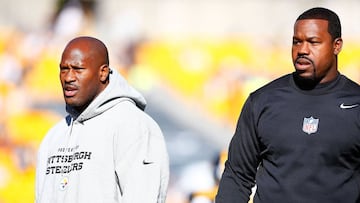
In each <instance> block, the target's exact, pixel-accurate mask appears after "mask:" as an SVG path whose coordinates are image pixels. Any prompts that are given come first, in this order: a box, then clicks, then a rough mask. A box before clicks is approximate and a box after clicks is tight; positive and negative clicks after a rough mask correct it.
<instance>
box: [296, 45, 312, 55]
mask: <svg viewBox="0 0 360 203" xmlns="http://www.w3.org/2000/svg"><path fill="white" fill-rule="evenodd" d="M308 54H309V44H308V43H306V42H304V43H302V44H300V45H299V49H298V55H308Z"/></svg>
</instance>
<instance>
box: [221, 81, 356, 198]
mask: <svg viewBox="0 0 360 203" xmlns="http://www.w3.org/2000/svg"><path fill="white" fill-rule="evenodd" d="M255 183H256V188H257V189H256V193H255V197H254V203H340V202H341V203H360V87H359V85H358V84H356V83H355V82H353V81H351V80H349V79H348V78H346V77H345V76H343V75H339V76H338V77H337V78H336V80H334V81H332V82H329V83H326V84H320V85H318V86H316V88H314V89H312V90H301V89H299V88H298V87H297V86H296V85H295V82H294V77H293V75H292V74H288V75H285V76H283V77H281V78H279V79H277V80H275V81H273V82H271V83H269V84H268V85H266V86H264V87H262V88H260V89H258V90H257V91H255V92H253V93H252V94H251V95H250V96H249V98H248V99H247V101H246V103H245V104H244V107H243V109H242V112H241V115H240V118H239V120H238V123H237V127H236V131H235V134H234V136H233V138H232V140H231V143H230V147H229V157H228V160H227V162H226V164H225V171H224V173H223V176H222V178H221V181H220V186H219V191H218V194H217V197H216V203H247V202H248V200H249V195H250V193H251V188H252V187H253V186H254V185H255Z"/></svg>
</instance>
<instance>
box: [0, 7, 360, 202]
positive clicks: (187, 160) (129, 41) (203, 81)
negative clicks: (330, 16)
mask: <svg viewBox="0 0 360 203" xmlns="http://www.w3.org/2000/svg"><path fill="white" fill-rule="evenodd" d="M314 6H324V7H328V8H330V9H332V10H334V11H335V12H337V13H338V15H339V16H340V19H341V21H342V25H343V39H344V46H343V51H342V52H341V54H340V56H339V63H340V70H341V72H342V73H343V74H345V75H347V76H348V77H350V78H351V79H353V80H355V81H356V82H359V81H360V71H359V66H360V60H359V56H360V37H359V36H360V12H359V10H360V1H357V0H344V1H335V0H327V1H326V0H299V1H287V0H273V1H267V0H251V1H250V0H248V1H245V0H131V1H130V0H129V1H124V0H31V1H30V0H29V1H25V0H11V1H8V0H0V115H1V116H0V203H24V202H33V201H34V179H35V164H36V151H37V148H38V146H39V143H40V142H41V140H42V138H43V137H44V135H45V133H46V132H47V130H48V129H49V128H50V127H51V126H52V125H54V124H55V123H56V122H57V121H59V120H60V119H61V118H62V117H63V116H64V115H65V110H64V102H63V99H62V93H61V89H60V83H59V79H58V64H59V59H60V56H61V52H62V50H63V48H64V46H65V45H66V43H67V42H68V41H69V40H70V39H72V38H74V37H76V36H79V35H90V36H94V37H97V38H99V39H101V40H102V41H104V42H105V44H106V45H107V46H108V49H109V52H110V65H111V67H112V68H114V69H117V70H119V71H120V72H121V73H122V74H123V76H124V77H125V78H126V79H127V80H128V81H129V82H130V83H131V84H132V85H134V86H135V87H136V88H137V89H138V90H139V91H141V92H142V93H143V94H144V96H145V97H146V99H147V100H148V107H147V109H146V112H148V113H149V114H150V115H151V116H152V117H153V118H154V119H155V120H156V121H157V122H158V124H159V125H160V127H161V128H162V130H163V132H164V136H165V139H166V142H167V146H168V150H169V155H170V167H171V180H170V186H169V192H168V200H167V203H186V202H189V201H190V200H189V199H190V198H189V197H190V196H193V197H195V196H202V199H201V200H197V202H200V201H201V202H210V201H209V200H206V198H208V199H211V198H212V197H213V195H214V192H215V191H216V183H217V181H218V175H219V173H221V168H220V169H219V168H218V166H221V165H222V164H223V160H224V159H225V158H226V154H224V153H222V152H224V150H226V148H227V145H228V143H229V140H230V139H231V136H232V133H233V131H234V129H235V124H236V121H237V117H238V115H239V112H240V109H241V107H242V104H243V102H244V100H245V99H246V97H247V96H248V94H249V93H250V92H251V91H253V90H255V89H256V88H258V87H260V86H261V85H263V84H265V83H267V82H269V81H271V80H272V79H274V78H276V77H279V76H281V75H282V74H285V73H289V72H292V71H293V67H292V63H291V55H290V50H291V40H292V29H293V23H294V21H295V19H296V17H297V16H298V15H299V14H300V13H301V12H303V11H304V10H306V9H308V8H310V7H314ZM99 139H101V137H99ZM219 160H220V161H219ZM219 163H220V165H219ZM194 199H195V198H194ZM193 202H195V201H193Z"/></svg>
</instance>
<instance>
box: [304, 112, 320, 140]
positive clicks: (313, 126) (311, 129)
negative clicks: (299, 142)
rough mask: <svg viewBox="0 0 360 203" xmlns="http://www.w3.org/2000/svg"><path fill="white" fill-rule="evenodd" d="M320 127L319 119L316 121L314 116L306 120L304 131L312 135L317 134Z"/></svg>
mask: <svg viewBox="0 0 360 203" xmlns="http://www.w3.org/2000/svg"><path fill="white" fill-rule="evenodd" d="M318 125H319V119H315V118H313V117H312V116H311V117H310V118H304V123H303V128H302V129H303V131H304V132H305V133H307V134H308V135H310V134H311V133H316V131H317V129H318Z"/></svg>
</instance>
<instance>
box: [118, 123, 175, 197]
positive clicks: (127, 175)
mask: <svg viewBox="0 0 360 203" xmlns="http://www.w3.org/2000/svg"><path fill="white" fill-rule="evenodd" d="M142 121H143V122H141V123H138V126H128V127H130V129H129V131H128V132H127V133H128V134H127V135H126V136H133V137H137V139H136V140H133V142H132V143H131V145H129V147H128V148H127V149H126V150H125V151H124V149H119V150H118V151H117V152H116V153H118V154H117V155H116V156H115V157H117V158H116V159H115V171H116V176H117V181H118V184H119V189H120V193H121V199H122V201H121V202H123V203H144V202H148V203H164V202H165V199H166V192H167V186H168V180H169V163H168V155H167V150H166V147H165V141H164V138H163V135H162V133H161V131H160V128H159V127H158V126H157V125H156V124H155V123H154V122H148V121H149V120H147V119H145V121H144V120H142ZM123 133H124V132H123ZM136 134H138V135H136ZM118 142H121V140H118Z"/></svg>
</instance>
